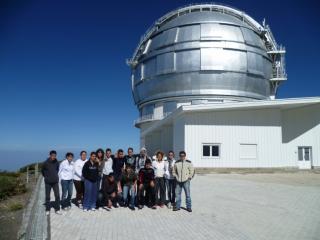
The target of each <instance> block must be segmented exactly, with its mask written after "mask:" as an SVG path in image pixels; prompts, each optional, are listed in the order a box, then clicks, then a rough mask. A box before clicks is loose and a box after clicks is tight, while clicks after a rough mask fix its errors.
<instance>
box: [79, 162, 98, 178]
mask: <svg viewBox="0 0 320 240" xmlns="http://www.w3.org/2000/svg"><path fill="white" fill-rule="evenodd" d="M82 176H83V177H84V179H87V180H89V181H90V182H96V181H97V180H98V176H99V165H98V164H97V163H93V164H92V163H91V161H90V160H88V161H86V163H85V164H84V165H83V168H82Z"/></svg>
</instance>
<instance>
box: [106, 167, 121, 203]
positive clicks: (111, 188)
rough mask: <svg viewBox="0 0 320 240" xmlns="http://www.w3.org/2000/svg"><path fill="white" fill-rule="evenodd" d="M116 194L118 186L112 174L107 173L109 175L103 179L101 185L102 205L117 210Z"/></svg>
mask: <svg viewBox="0 0 320 240" xmlns="http://www.w3.org/2000/svg"><path fill="white" fill-rule="evenodd" d="M117 192H118V185H117V183H116V182H115V180H114V176H113V173H109V175H108V176H107V177H106V178H105V179H104V184H103V197H104V202H105V204H104V205H106V206H107V207H108V208H111V207H112V205H113V206H114V207H116V208H117V207H118V206H117Z"/></svg>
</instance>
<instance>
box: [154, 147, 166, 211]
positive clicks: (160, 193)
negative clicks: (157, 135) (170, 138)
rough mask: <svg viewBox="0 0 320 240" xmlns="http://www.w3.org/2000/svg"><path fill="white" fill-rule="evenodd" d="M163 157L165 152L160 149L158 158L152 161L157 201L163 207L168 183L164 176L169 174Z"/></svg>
mask: <svg viewBox="0 0 320 240" xmlns="http://www.w3.org/2000/svg"><path fill="white" fill-rule="evenodd" d="M163 157H164V154H163V152H161V151H159V152H157V154H156V160H155V161H153V162H152V167H153V170H154V176H155V192H156V203H157V204H158V205H159V206H160V207H161V208H163V206H164V203H165V200H166V185H165V179H164V176H165V175H166V174H167V165H166V164H165V161H164V159H163Z"/></svg>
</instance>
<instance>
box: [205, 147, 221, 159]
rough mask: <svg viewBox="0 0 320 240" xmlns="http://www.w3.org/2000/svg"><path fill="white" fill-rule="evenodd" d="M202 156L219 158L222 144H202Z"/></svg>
mask: <svg viewBox="0 0 320 240" xmlns="http://www.w3.org/2000/svg"><path fill="white" fill-rule="evenodd" d="M202 157H211V158H219V157H220V144H216V143H212V144H207V143H206V144H202Z"/></svg>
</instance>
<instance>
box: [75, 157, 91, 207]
mask: <svg viewBox="0 0 320 240" xmlns="http://www.w3.org/2000/svg"><path fill="white" fill-rule="evenodd" d="M86 161H88V159H87V152H86V151H81V152H80V158H79V159H78V160H76V161H75V162H74V175H73V183H74V187H75V188H76V192H77V193H76V204H77V205H78V207H80V208H81V207H82V203H83V194H84V181H83V177H82V168H83V165H84V164H85V162H86Z"/></svg>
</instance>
